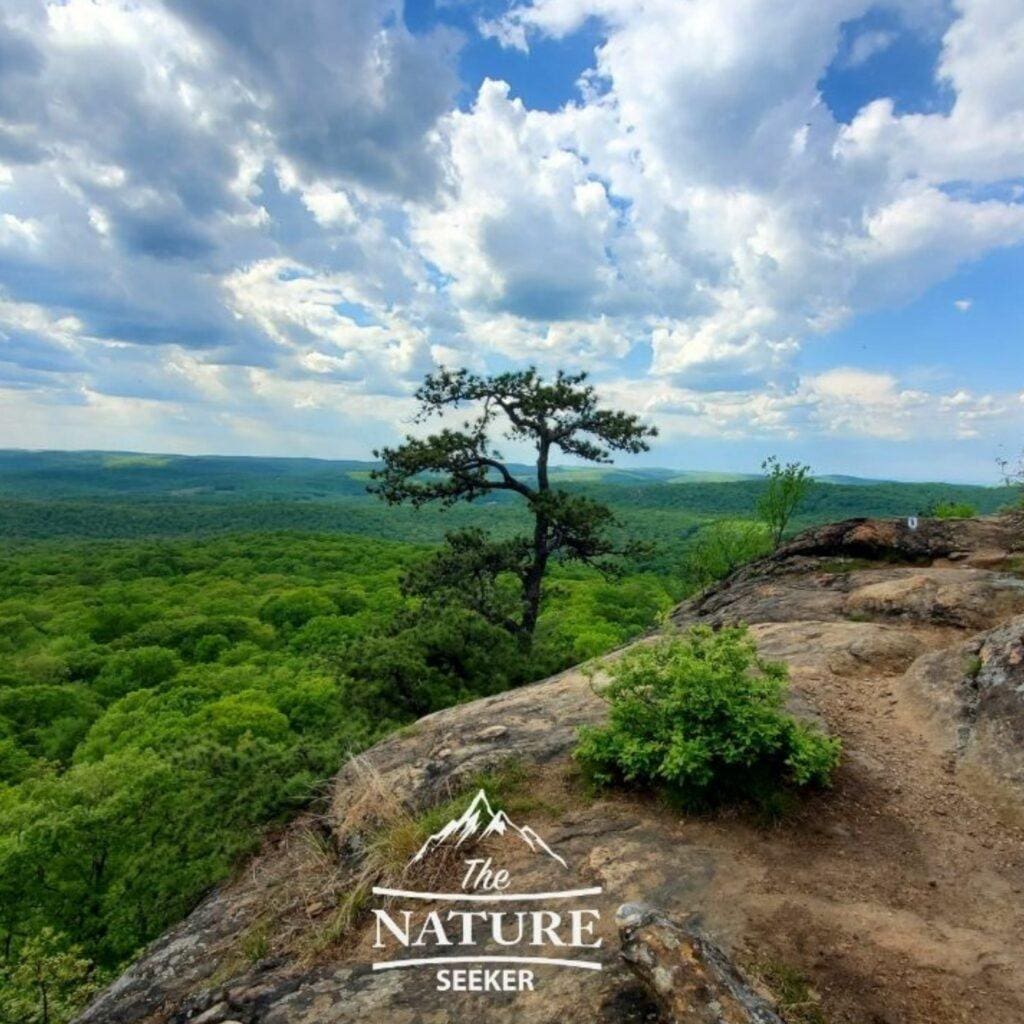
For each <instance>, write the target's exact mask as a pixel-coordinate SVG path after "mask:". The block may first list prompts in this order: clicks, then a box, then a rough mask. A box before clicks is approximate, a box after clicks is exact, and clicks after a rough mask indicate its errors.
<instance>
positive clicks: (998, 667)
mask: <svg viewBox="0 0 1024 1024" xmlns="http://www.w3.org/2000/svg"><path fill="white" fill-rule="evenodd" d="M903 685H904V687H905V688H906V689H907V691H908V692H909V693H910V694H911V695H912V696H913V697H916V698H917V704H918V707H919V708H920V713H921V715H922V717H927V718H929V719H930V720H931V721H932V722H933V723H934V724H935V725H936V726H937V728H939V729H940V730H941V731H942V733H943V734H944V735H945V737H946V743H947V745H948V748H949V750H950V752H951V753H952V754H954V755H956V756H957V757H958V758H962V759H966V760H969V761H974V762H980V763H981V764H983V765H984V766H986V767H987V768H989V769H990V770H991V771H992V773H993V775H994V776H995V777H996V778H998V779H999V780H1001V781H1003V782H1005V783H1007V784H1009V785H1011V786H1018V787H1024V616H1016V617H1014V618H1012V619H1010V620H1009V621H1008V622H1006V623H1004V624H1003V625H1001V626H997V627H996V628H995V629H992V630H987V631H985V632H982V633H980V634H977V635H976V636H973V637H971V638H970V639H969V640H967V641H966V642H964V643H962V644H959V645H957V646H955V647H954V648H952V649H947V650H942V651H935V652H933V653H931V654H928V655H926V656H924V657H922V658H921V659H920V660H919V661H917V662H916V663H915V664H914V665H913V667H912V668H911V670H910V671H909V672H908V673H907V675H906V677H905V679H904V681H903Z"/></svg>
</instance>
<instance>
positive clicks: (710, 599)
mask: <svg viewBox="0 0 1024 1024" xmlns="http://www.w3.org/2000/svg"><path fill="white" fill-rule="evenodd" d="M1019 536H1021V531H1020V529H1019V527H1018V524H1016V523H1010V522H1006V521H996V520H983V521H974V522H971V523H963V524H952V525H950V524H937V525H935V526H934V527H932V528H927V529H922V530H921V531H919V532H917V533H914V534H907V532H906V530H905V529H904V528H902V527H900V526H899V524H894V523H887V522H873V523H852V524H849V523H848V524H838V525H837V526H834V527H828V528H824V529H822V530H820V531H814V532H811V533H809V534H807V535H805V536H804V537H803V538H801V539H800V540H799V541H798V542H794V544H791V545H789V547H788V548H786V549H783V550H782V551H781V552H780V553H779V554H778V555H776V556H775V557H773V558H772V559H769V560H766V561H765V562H762V563H759V564H757V565H754V566H751V567H749V568H748V569H745V570H743V571H742V572H741V573H739V574H737V575H736V576H735V577H733V578H732V579H731V580H729V581H727V582H726V583H725V584H723V585H722V586H719V587H716V588H714V589H713V590H712V591H710V592H708V593H707V594H705V595H703V596H702V597H700V598H699V599H697V600H695V601H693V602H689V603H687V604H685V605H683V606H681V607H680V608H679V609H678V611H677V613H676V620H677V622H678V623H679V624H680V625H683V626H685V625H687V624H689V623H692V622H707V623H710V624H712V625H720V624H723V623H730V622H740V621H743V622H746V623H748V624H750V626H751V629H752V632H753V633H754V635H755V637H756V638H757V641H758V646H759V648H760V650H761V652H762V654H763V655H765V656H766V657H769V658H773V659H779V660H784V661H786V662H787V663H788V664H789V666H790V672H791V679H792V684H793V690H794V701H793V706H794V710H795V711H797V712H798V713H802V714H807V715H811V716H814V717H817V718H819V719H820V720H822V721H823V723H824V724H825V725H826V726H827V727H828V728H829V729H830V730H831V731H833V732H835V733H836V734H838V735H840V736H841V737H842V739H843V743H844V762H843V765H842V767H841V769H840V771H839V773H838V776H837V779H836V783H835V786H834V788H833V789H832V790H831V791H829V792H825V793H821V794H819V795H816V796H814V797H811V798H809V799H807V800H805V801H802V802H801V803H800V804H799V805H798V806H797V807H796V808H795V809H794V810H793V811H792V813H790V814H789V815H787V816H786V817H785V818H784V820H783V823H782V824H780V825H774V826H765V825H763V824H761V823H758V822H757V821H756V820H754V819H753V817H752V816H751V814H750V813H749V812H732V813H722V814H719V815H717V816H714V817H711V818H694V817H681V816H679V815H678V814H676V813H674V812H671V811H669V810H668V809H666V807H665V806H664V805H662V804H661V803H659V802H658V801H657V800H655V799H654V798H651V797H644V796H640V795H637V794H628V793H615V794H610V795H608V796H606V797H603V798H601V799H598V800H594V799H593V798H591V797H588V796H587V795H586V794H585V793H584V791H583V790H582V788H581V786H580V784H579V782H578V780H577V778H576V776H575V773H574V770H573V767H572V762H571V758H570V756H569V755H570V752H571V750H572V747H573V746H574V744H575V742H576V735H577V728H578V726H579V725H580V724H581V723H586V722H595V721H599V720H600V719H601V718H602V716H603V714H604V706H603V704H602V702H601V701H600V700H599V699H598V698H597V697H595V695H594V693H593V692H592V690H591V687H590V685H589V683H588V681H587V679H586V678H585V677H584V675H583V673H581V672H579V671H570V672H567V673H564V674H563V675H561V676H558V677H555V678H554V679H551V680H547V681H545V682H543V683H538V684H535V685H534V686H530V687H525V688H523V689H520V690H516V691H512V692H509V693H505V694H500V695H498V696H496V697H492V698H487V699H485V700H481V701H477V702H474V703H472V704H468V705H464V706H461V707H458V708H452V709H449V710H447V711H444V712H439V713H438V714H436V715H432V716H429V717H428V718H425V719H423V720H421V721H420V722H418V723H417V724H416V725H415V726H414V727H412V728H411V729H409V730H406V731H405V732H403V733H401V734H398V735H395V736H393V737H391V738H389V739H388V740H386V741H384V742H383V743H381V744H379V745H378V746H377V747H375V748H374V749H373V750H372V751H370V752H368V755H367V761H366V763H367V764H369V765H370V767H371V768H372V772H373V774H374V776H375V778H376V779H377V780H378V781H379V783H380V784H381V785H382V786H383V789H384V791H386V792H391V793H400V794H402V795H403V799H405V800H406V802H407V803H409V804H410V805H413V806H419V807H422V806H427V805H429V804H431V803H433V802H436V801H437V800H438V799H440V798H442V797H443V796H445V795H446V794H450V793H452V792H459V791H460V787H464V786H465V784H466V782H467V781H468V780H470V779H472V778H474V777H475V776H476V775H477V774H478V773H479V772H480V771H481V770H486V769H488V768H493V767H494V766H495V765H500V764H502V763H503V762H507V761H508V760H509V759H510V758H515V759H517V760H519V761H521V762H523V763H524V764H525V765H527V766H528V769H529V772H530V785H529V788H530V796H531V799H532V801H533V804H532V808H531V810H530V812H529V819H528V820H529V823H530V824H531V825H532V826H533V827H534V828H536V829H537V830H538V831H539V832H540V833H541V834H542V835H543V836H544V838H545V839H546V840H547V841H549V842H550V843H552V844H553V845H554V847H555V848H556V849H557V850H558V851H559V853H560V854H561V855H563V856H564V857H565V859H566V861H567V862H568V864H569V869H568V870H569V872H570V875H571V876H572V878H571V879H569V880H567V878H566V876H565V869H563V868H561V866H559V865H556V864H555V862H554V861H553V860H551V859H550V858H543V859H541V860H538V859H536V858H532V857H530V856H527V855H526V854H525V853H522V851H520V852H521V853H522V857H521V858H520V860H519V861H517V862H514V863H512V864H511V868H512V870H513V872H514V874H515V876H516V879H517V884H518V885H520V886H521V890H520V891H548V890H551V889H556V888H560V887H565V886H566V885H571V884H576V882H577V881H578V883H579V884H583V885H591V886H592V885H594V884H595V883H597V884H599V885H601V886H602V888H603V890H604V893H603V895H602V897H601V898H600V901H599V902H600V904H601V909H602V915H603V916H602V925H601V932H600V934H601V935H602V936H603V937H604V938H605V939H606V943H605V947H604V949H603V950H602V953H601V955H602V957H603V960H604V965H605V969H604V970H603V971H602V972H600V973H599V974H597V975H596V976H595V975H594V974H593V972H588V971H582V972H581V971H562V972H557V971H555V972H552V973H551V976H550V977H547V976H545V982H544V989H543V992H536V993H528V994H518V995H514V996H503V997H502V998H501V999H494V1000H491V1001H489V1002H487V1003H486V1005H485V1004H483V1003H481V1001H480V1000H481V998H482V997H480V996H461V997H460V996H455V995H453V994H452V993H445V994H444V995H443V996H441V995H438V994H437V993H436V992H434V990H433V988H432V986H431V985H430V984H429V983H428V982H426V981H425V980H424V977H423V975H421V974H419V975H418V974H417V973H416V972H413V971H408V970H404V971H388V972H385V976H384V977H381V976H380V975H372V974H371V972H370V971H369V969H368V960H369V959H370V958H371V957H372V955H373V954H372V952H371V950H370V943H371V939H370V937H369V932H368V931H367V930H366V929H365V927H364V926H363V925H359V924H357V926H356V930H355V932H354V934H352V935H350V936H349V937H348V939H347V940H346V941H345V942H341V943H338V944H336V945H334V946H333V947H332V946H329V947H328V948H326V949H325V950H324V951H323V952H322V953H321V955H319V956H318V957H317V958H315V959H314V960H312V961H311V960H310V959H309V958H308V957H306V958H304V957H302V956H299V955H297V954H296V953H295V951H294V949H295V947H294V944H293V940H294V938H295V935H296V933H297V932H301V931H302V930H303V929H305V930H307V931H310V932H315V931H316V930H317V929H318V928H319V929H321V930H322V922H323V920H324V919H325V915H326V914H327V913H328V911H326V910H325V908H324V907H323V906H322V905H321V904H322V902H323V901H322V899H321V898H319V897H318V898H317V899H316V901H312V900H311V899H310V897H308V896H304V895H303V893H308V892H309V891H315V890H316V884H314V883H315V882H316V879H315V878H313V877H312V875H313V874H314V873H315V870H319V868H316V869H314V867H311V866H310V865H311V862H310V861H309V860H308V859H307V860H302V859H301V858H299V859H295V857H294V850H295V849H296V847H297V845H299V844H297V841H296V840H295V838H294V837H295V836H296V835H298V834H299V832H298V828H299V827H297V829H296V830H295V831H294V832H293V833H292V834H291V837H289V836H285V837H283V838H282V839H281V840H280V841H279V842H277V843H275V844H271V845H270V846H269V847H268V849H267V850H266V852H265V853H264V854H263V855H262V856H261V857H260V858H258V859H256V860H255V861H254V862H253V863H252V864H251V865H250V866H249V868H248V870H247V871H246V872H245V874H244V876H242V877H240V878H239V879H238V880H237V881H236V883H234V884H233V885H232V886H229V887H227V888H225V889H224V890H223V891H221V892H218V893H216V894H214V895H213V896H211V897H210V898H209V899H208V900H207V901H206V902H205V903H204V904H203V905H201V906H200V907H199V908H198V909H197V910H196V912H195V913H194V914H193V915H192V917H191V918H189V919H188V920H187V921H185V922H184V923H183V924H182V925H181V926H179V927H178V928H177V929H175V930H173V931H172V932H170V933H169V934H168V935H167V936H165V937H164V938H163V939H161V940H159V941H158V942H157V943H155V944H154V946H153V947H151V949H150V950H149V951H147V953H146V954H145V956H144V957H143V958H142V959H141V960H140V961H139V963H138V964H137V965H136V966H135V967H133V968H132V969H131V970H130V971H129V972H128V973H127V974H126V975H125V976H124V977H123V978H122V979H121V980H120V981H119V982H118V983H117V985H116V986H115V987H114V988H113V989H111V990H109V991H108V992H107V993H106V994H105V995H104V996H103V997H101V998H100V1000H98V1002H97V1003H96V1004H95V1005H94V1007H93V1008H92V1009H91V1010H90V1011H89V1012H88V1013H87V1014H85V1015H84V1016H83V1017H82V1018H81V1020H82V1022H83V1024H100V1022H102V1024H136V1022H140V1021H152V1022H160V1024H164V1022H170V1024H183V1022H185V1021H188V1020H191V1019H194V1018H195V1017H198V1016H200V1015H203V1014H208V1015H209V1016H202V1017H201V1019H202V1020H203V1021H204V1024H207V1022H208V1024H222V1022H225V1021H229V1020H231V1021H241V1022H243V1024H286V1022H287V1024H328V1022H330V1024H344V1022H352V1024H355V1022H357V1021H359V1022H365V1021H376V1020H381V1021H383V1020H387V1021H389V1024H441V1022H446V1024H447V1022H451V1021H460V1022H461V1021H477V1020H486V1021H487V1022H488V1024H503V1022H508V1024H512V1022H515V1024H555V1022H559V1024H563V1022H565V1021H584V1020H585V1021H588V1022H591V1021H595V1022H596V1021H603V1022H609V1024H611V1022H633V1021H636V1022H638V1024H639V1022H640V1021H650V1020H654V1019H657V1016H656V1013H655V1011H654V1009H653V1008H652V1005H651V1003H650V1001H649V1000H648V999H647V998H646V997H645V996H644V995H643V993H642V992H641V991H639V990H638V988H637V986H636V984H635V982H634V980H633V978H632V976H631V975H630V974H629V972H628V971H627V970H625V968H624V967H623V965H622V962H621V960H620V958H619V957H618V954H617V949H618V946H617V935H616V932H615V929H614V926H613V924H612V920H613V917H614V912H615V909H616V907H617V906H618V905H619V904H621V903H625V902H631V901H635V900H647V901H650V902H654V903H657V904H658V905H660V906H661V907H663V908H664V909H665V910H666V911H667V912H668V913H670V914H672V915H675V916H676V917H678V918H685V917H695V918H696V919H697V920H698V921H699V922H700V924H701V925H702V927H703V928H705V929H706V930H707V931H708V932H709V933H710V934H712V935H713V936H714V937H715V939H716V941H718V942H720V943H721V944H722V945H723V946H724V947H725V948H726V949H727V950H729V951H730V952H731V953H732V955H733V957H734V958H735V959H736V960H738V961H739V962H740V963H742V964H745V965H746V966H747V967H748V968H752V969H755V970H757V969H760V970H762V971H764V972H766V973H767V974H768V975H772V974H773V973H774V974H775V975H778V974H779V973H780V972H783V973H786V972H788V973H793V972H795V973H797V974H800V975H803V976H804V977H805V978H806V979H807V980H808V981H809V983H810V985H811V988H812V999H811V1002H810V1003H809V1004H808V1005H806V1006H804V1007H802V1008H798V1009H797V1010H795V1011H793V1015H791V1016H790V1017H789V1018H788V1019H790V1020H793V1021H798V1022H800V1024H824V1022H827V1024H960V1022H971V1024H975V1022H978V1024H981V1022H984V1024H1021V1022H1024V770H1018V769H1021V768H1024V746H1021V745H1020V744H1019V743H1017V741H1016V739H1015V738H1016V737H1017V736H1019V735H1024V731H1022V730H1024V679H1022V678H1020V676H1019V675H1018V676H1012V677H1009V676H1008V677H1007V678H1006V679H1005V680H1004V679H1003V677H1001V676H1000V677H998V678H997V679H996V683H1002V682H1006V684H1007V685H1006V686H1003V687H1002V688H1001V689H1000V687H999V686H996V687H995V689H994V690H993V691H992V692H993V693H995V696H996V697H997V698H998V699H997V700H995V701H993V702H991V703H989V704H986V703H985V701H986V699H987V698H986V696H985V694H984V693H980V691H979V681H985V680H986V679H987V678H988V676H987V675H986V673H988V675H989V676H990V675H991V674H992V672H994V671H995V668H992V667H991V666H996V667H998V666H999V665H1003V664H1004V663H1005V665H1006V666H1009V668H1008V669H1006V671H1009V672H1011V673H1013V672H1024V668H1020V669H1019V668H1018V666H1021V665H1022V664H1024V580H1022V579H1021V578H1020V577H1019V576H1018V575H1017V573H1016V572H1015V571H1014V567H1015V566H1016V565H1017V564H1019V563H1018V561H1017V559H1018V557H1019V556H1018V554H1017V538H1018V537H1019ZM901 562H902V564H899V563H901ZM908 563H909V564H908ZM1001 623H1009V624H1010V626H1009V627H1007V628H1008V632H1006V636H1005V637H1004V636H1003V634H999V635H998V637H997V640H998V644H997V642H996V640H991V636H993V635H995V634H987V633H985V631H988V630H992V629H993V627H996V626H999V625H1000V624H1001ZM982 634H984V635H986V636H989V637H990V646H991V647H992V650H993V651H995V653H992V651H989V649H988V648H985V649H982V647H981V640H979V639H978V637H979V636H981V635H982ZM1007 638H1008V639H1007ZM1007 644H1009V646H1007ZM999 645H1002V646H1001V647H1000V646H999ZM997 648H998V649H997ZM979 651H980V652H981V654H983V655H984V657H986V658H989V660H990V664H989V666H988V667H986V666H985V665H982V660H983V659H982V658H979V657H978V656H977V655H978V652H979ZM937 652H938V653H937ZM1000 658H1002V661H1000ZM1000 671H1002V669H1000ZM990 681H991V680H990ZM986 716H988V717H986ZM1015 759H1016V760H1015ZM1007 766H1009V767H1007ZM361 770H362V769H361ZM365 797H366V786H365V779H364V777H363V776H361V775H360V774H359V772H358V771H356V770H355V768H354V767H350V768H348V769H346V770H345V771H343V772H342V773H341V774H340V775H339V776H338V778H337V779H336V781H335V784H334V803H333V808H332V810H331V813H330V815H329V817H328V822H327V825H328V826H329V828H328V832H329V837H328V838H331V839H333V840H334V841H335V842H337V843H341V844H342V845H344V841H343V838H342V837H343V835H344V834H345V827H344V825H343V823H344V822H345V821H346V820H347V819H349V818H350V817H351V815H352V813H353V808H354V807H355V806H356V805H357V804H358V801H359V800H360V799H365ZM289 901H290V902H289ZM268 907H270V908H273V913H272V915H271V916H272V920H271V921H270V931H269V933H268V934H267V935H266V937H265V941H266V944H267V946H268V951H269V952H268V955H267V956H266V957H265V958H264V959H263V960H262V961H261V962H259V963H257V964H255V965H252V966H249V965H246V964H244V963H240V962H239V961H238V949H239V945H240V941H241V937H243V936H244V935H246V934H248V933H249V931H251V929H252V928H253V927H254V926H255V925H257V924H258V925H259V926H260V927H263V926H264V925H265V924H266V922H267V918H268V913H267V908H268ZM290 943H292V944H290ZM580 975H587V977H580Z"/></svg>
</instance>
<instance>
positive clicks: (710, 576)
mask: <svg viewBox="0 0 1024 1024" xmlns="http://www.w3.org/2000/svg"><path fill="white" fill-rule="evenodd" d="M771 550H772V538H771V534H770V532H769V530H768V527H767V526H765V525H764V523H758V522H754V521H752V520H747V519H719V520H716V521H715V522H713V523H710V524H708V525H707V526H705V527H703V528H702V529H701V531H700V533H699V534H698V535H697V539H696V540H695V541H694V543H693V544H692V545H691V546H690V547H689V548H688V550H687V552H686V558H685V561H684V569H683V571H684V574H685V576H686V578H687V580H688V581H690V582H692V584H693V585H694V586H695V587H698V588H700V587H706V586H708V585H709V584H711V583H714V582H715V580H721V579H725V577H726V576H728V575H729V574H730V573H733V572H735V571H736V570H737V569H738V568H739V567H740V566H741V565H745V564H746V563H747V562H752V561H753V560H754V559H755V558H761V557H762V556H763V555H767V554H768V553H769V552H770V551H771Z"/></svg>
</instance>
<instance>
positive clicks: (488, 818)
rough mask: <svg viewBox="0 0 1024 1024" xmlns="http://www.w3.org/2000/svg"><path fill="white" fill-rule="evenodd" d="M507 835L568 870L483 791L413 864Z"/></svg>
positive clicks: (432, 838) (425, 846)
mask: <svg viewBox="0 0 1024 1024" xmlns="http://www.w3.org/2000/svg"><path fill="white" fill-rule="evenodd" d="M506 835H508V836H515V837H517V838H519V839H521V840H522V841H523V842H524V843H526V845H527V846H528V847H529V848H530V849H531V850H532V851H533V852H534V853H546V854H547V855H548V856H549V857H552V858H554V859H555V860H557V861H558V863H559V864H561V865H562V867H563V868H565V867H568V865H567V864H566V863H565V861H564V860H563V858H561V857H559V855H558V854H557V853H555V851H554V850H552V849H551V847H550V846H548V844H547V843H545V842H544V840H543V839H541V837H540V836H539V835H538V834H537V833H536V832H535V831H534V830H533V829H532V828H530V826H529V825H526V826H524V827H522V828H521V827H520V826H519V825H517V824H516V823H515V822H514V821H513V820H512V819H511V818H510V817H509V816H508V815H507V814H506V813H505V812H504V811H495V810H494V808H493V807H491V804H490V801H489V800H488V799H487V793H486V792H484V790H482V789H481V790H478V791H477V794H476V796H475V797H473V799H472V801H471V802H470V804H469V806H468V807H467V808H466V809H465V810H464V811H463V812H462V814H460V815H459V816H458V817H457V818H452V820H451V821H449V822H448V824H447V825H445V826H444V827H443V828H441V829H438V831H437V832H435V833H434V834H433V835H431V836H430V837H429V838H428V839H427V841H426V842H425V843H424V844H423V845H422V846H421V847H420V848H419V851H418V852H417V853H416V855H415V856H414V857H413V858H412V859H411V860H410V861H409V864H410V865H411V864H416V863H417V862H419V861H421V860H423V858H424V857H426V856H427V855H428V854H430V853H433V852H434V850H436V849H437V848H438V847H439V846H444V845H451V846H453V847H455V848H456V849H458V848H459V847H460V846H462V845H463V844H464V843H467V842H470V841H471V840H472V841H476V840H478V839H487V838H489V837H492V836H506Z"/></svg>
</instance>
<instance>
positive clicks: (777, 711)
mask: <svg viewBox="0 0 1024 1024" xmlns="http://www.w3.org/2000/svg"><path fill="white" fill-rule="evenodd" d="M608 671H609V674H610V675H611V682H610V684H609V685H608V687H607V689H605V691H604V693H603V696H604V698H605V699H606V700H607V701H608V703H609V705H610V715H609V721H608V724H607V725H605V726H601V727H584V728H583V729H582V730H581V740H580V744H579V746H578V747H577V749H576V757H577V758H578V759H579V761H580V762H581V763H582V764H583V766H584V767H585V769H586V770H587V771H588V772H589V774H590V775H591V777H592V778H593V780H594V781H595V782H597V783H598V784H600V785H609V784H613V783H633V784H639V785H644V786H652V787H654V788H656V789H659V790H662V791H664V792H666V793H668V794H670V795H672V796H673V797H675V798H678V800H679V801H680V802H681V803H682V804H683V805H684V806H685V807H688V808H705V807H709V806H712V805H715V804H719V803H726V802H736V801H743V800H754V801H755V802H756V803H758V804H761V805H762V806H767V805H769V804H770V803H771V802H772V801H774V800H775V799H776V798H777V797H778V796H779V794H780V793H781V792H782V791H784V790H786V789H792V788H796V787H800V786H809V785H828V784H829V782H830V780H831V776H832V772H833V770H834V769H835V767H836V765H837V764H838V762H839V752H840V742H839V740H838V739H832V738H830V737H828V736H825V735H823V734H822V733H821V732H819V731H818V730H816V729H814V728H812V727H811V726H809V725H806V724H805V723H803V722H799V721H797V720H796V719H795V718H793V717H792V716H791V715H789V714H787V713H786V711H785V709H784V702H785V696H786V679H787V672H786V668H785V666H784V665H781V664H772V663H768V662H764V661H762V660H761V659H759V658H758V657H757V653H756V649H755V647H754V643H753V641H752V640H751V639H750V638H749V637H748V635H747V633H746V630H745V629H743V628H734V629H723V630H721V631H719V632H717V633H716V632H713V631H712V630H711V629H709V628H708V627H706V626H699V627H695V628H694V629H692V630H691V631H690V632H689V633H687V634H685V635H682V636H672V637H667V638H665V639H662V640H659V641H657V642H656V643H653V644H647V645H642V646H639V647H637V648H634V649H633V650H631V651H629V652H628V653H627V654H626V655H625V656H624V657H622V658H620V659H619V660H617V661H615V662H613V663H612V664H611V666H610V667H609V670H608Z"/></svg>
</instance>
